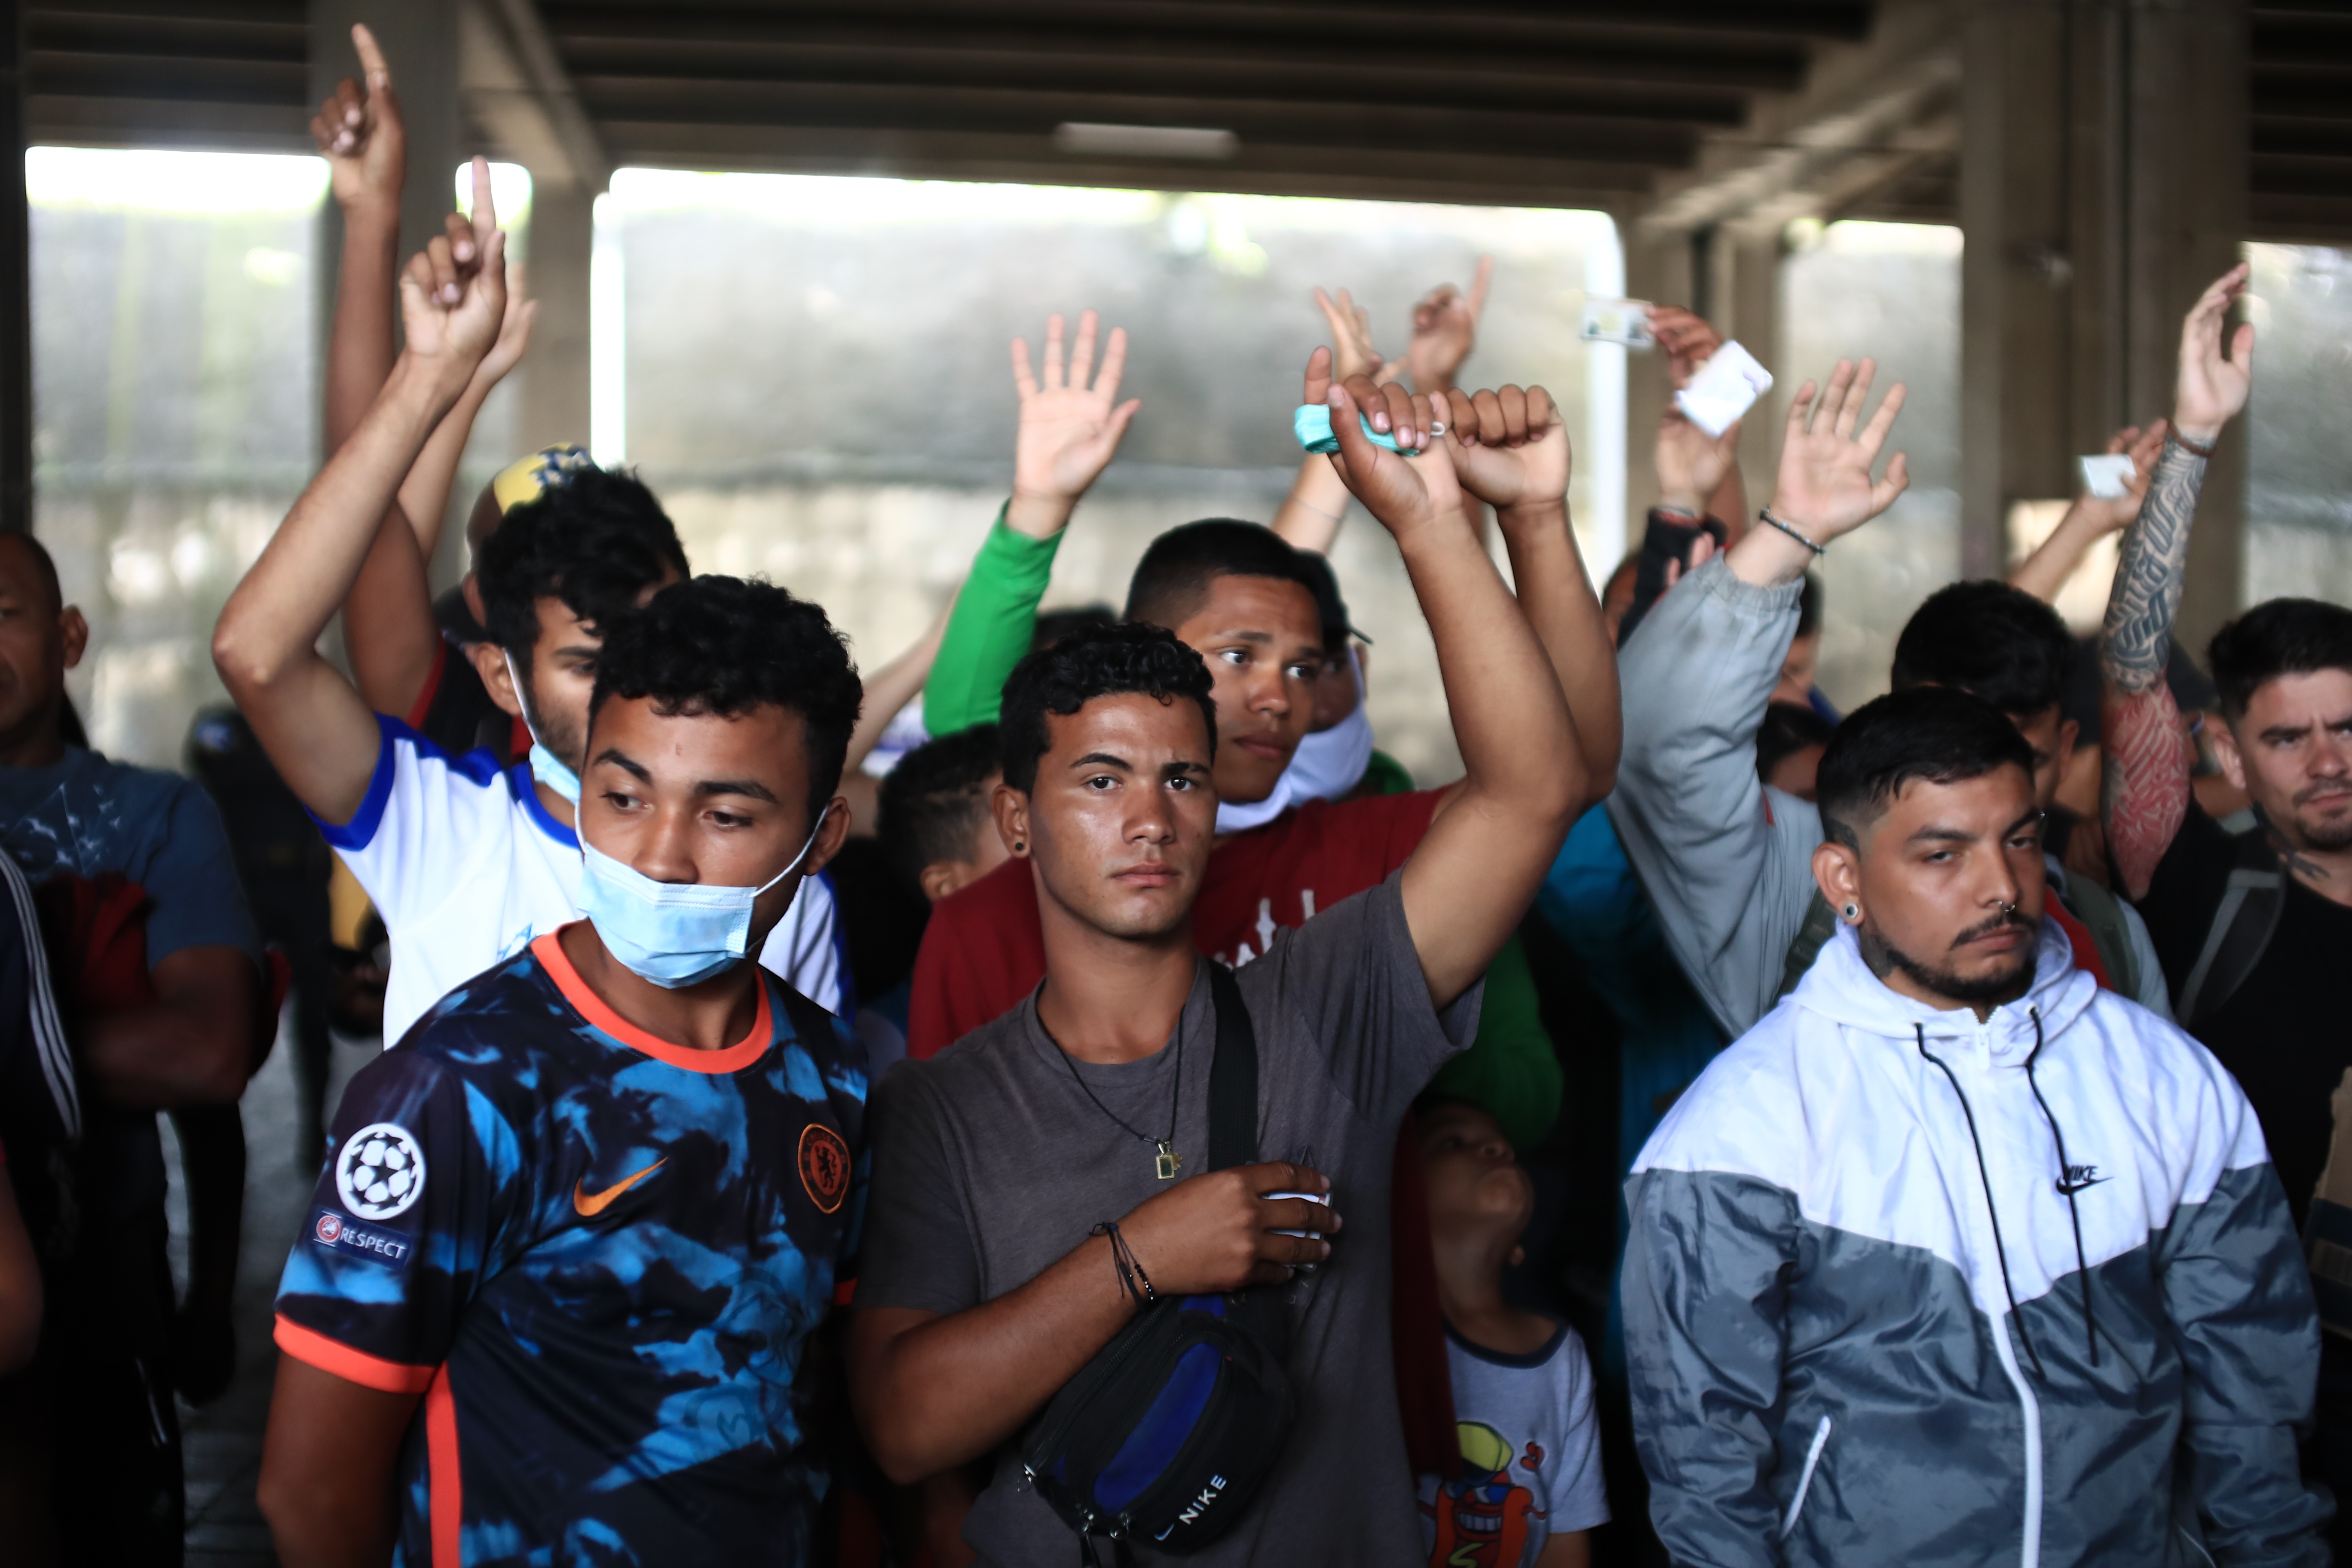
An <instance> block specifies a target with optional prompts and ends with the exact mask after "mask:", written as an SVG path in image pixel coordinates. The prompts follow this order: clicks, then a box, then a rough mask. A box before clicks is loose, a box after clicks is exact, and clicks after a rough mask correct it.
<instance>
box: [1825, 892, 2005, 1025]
mask: <svg viewBox="0 0 2352 1568" xmlns="http://www.w3.org/2000/svg"><path fill="white" fill-rule="evenodd" d="M2011 926H2015V927H2017V928H2019V929H2020V930H2030V929H2031V922H2029V921H2027V920H2026V918H2025V916H2024V914H2023V913H2022V912H2021V911H2020V910H2003V911H2002V912H2000V913H1999V914H1996V915H1994V916H1992V917H1991V918H1990V919H1989V920H1985V921H1979V922H1978V923H1977V924H1975V925H1972V926H1970V927H1969V929H1968V930H1966V931H1962V932H1960V934H1959V935H1958V936H1956V937H1954V938H1953V939H1952V945H1951V949H1950V950H1948V951H1954V952H1957V951H1958V949H1959V948H1961V947H1962V946H1964V945H1966V944H1967V943H1969V942H1974V941H1976V940H1977V939H1978V938H1979V937H1982V936H1990V935H1991V934H1992V933H1993V932H1995V931H2002V930H2006V929H2007V928H2009V927H2011ZM1854 938H1855V940H1856V941H1857V942H1860V943H1861V946H1862V957H1863V962H1864V963H1867V964H1869V965H1870V972H1871V973H1873V974H1875V975H1877V976H1878V977H1879V978H1880V979H1881V980H1884V979H1885V978H1886V977H1887V976H1888V975H1889V974H1892V973H1895V971H1897V970H1900V971H1901V972H1902V973H1905V974H1906V975H1908V976H1910V978H1911V980H1912V982H1913V983H1914V984H1916V985H1918V986H1920V987H1921V988H1923V989H1925V990H1927V991H1930V992H1933V993H1934V994H1937V995H1938V996H1944V997H1948V998H1949V999H1950V1000H1952V1001H1954V1002H1959V1003H1965V1004H1967V1005H1969V1006H1976V1005H1981V1004H1988V1003H1989V1004H1993V1005H1998V1004H2000V1003H2003V1002H2013V1001H2015V1000H2016V999H2017V998H2018V997H2020V996H2022V995H2024V994H2025V991H2026V987H2027V986H2029V985H2030V984H2032V981H2033V944H2032V942H2027V943H2026V944H2025V945H2024V946H2022V947H2021V948H2019V949H2018V950H2017V952H2015V953H2014V954H2013V955H2012V956H2011V960H2010V962H2008V963H2002V964H2000V965H1997V966H1995V967H1994V968H1991V969H1988V970H1984V971H1981V972H1979V973H1974V974H1962V973H1959V972H1958V970H1956V969H1951V968H1948V967H1945V968H1939V967H1937V965H1935V964H1932V963H1926V962H1923V961H1922V960H1919V959H1916V958H1914V957H1912V956H1911V955H1910V954H1909V953H1907V952H1904V951H1903V950H1902V949H1901V948H1899V947H1896V946H1895V944H1894V943H1893V942H1888V941H1887V940H1886V939H1885V937H1884V936H1882V935H1881V934H1879V933H1878V932H1877V931H1874V930H1873V929H1872V928H1871V925H1870V922H1869V921H1864V922H1863V924H1862V925H1861V927H1860V928H1859V929H1857V930H1856V931H1855V932H1854Z"/></svg>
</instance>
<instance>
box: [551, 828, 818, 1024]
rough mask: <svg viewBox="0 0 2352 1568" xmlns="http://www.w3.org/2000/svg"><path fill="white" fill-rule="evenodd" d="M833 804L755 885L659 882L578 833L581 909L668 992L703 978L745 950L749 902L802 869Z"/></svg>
mask: <svg viewBox="0 0 2352 1568" xmlns="http://www.w3.org/2000/svg"><path fill="white" fill-rule="evenodd" d="M832 811H833V807H832V806H831V805H827V806H826V807H825V808H824V810H823V811H821V812H819V813H817V818H816V826H814V827H812V828H811V829H809V836H808V842H807V843H806V844H803V845H802V846H801V852H800V853H799V854H797V855H795V856H793V863H792V864H791V865H789V866H787V867H785V868H783V869H782V870H781V871H779V872H777V873H776V874H775V875H774V876H772V877H771V878H769V879H767V881H766V882H764V883H762V884H761V886H759V887H756V888H714V887H708V886H705V885H704V884H702V883H699V882H656V881H655V880H654V879H652V878H651V877H648V876H646V874H645V873H643V872H642V871H639V870H638V869H637V868H635V867H634V866H627V865H624V864H623V863H621V862H620V861H618V860H615V859H614V858H612V857H611V856H610V855H607V854H605V853H604V851H602V850H600V849H598V848H597V847H595V846H594V845H593V844H591V843H589V842H588V837H587V835H585V834H583V835H581V837H580V857H581V860H582V862H583V865H582V869H583V872H584V875H583V876H582V877H581V879H580V910H581V912H582V913H583V914H585V915H586V916H587V917H588V918H589V920H590V921H593V922H594V924H595V927H596V934H597V935H598V936H599V937H601V938H603V939H604V946H605V948H606V950H607V951H609V952H611V953H612V955H613V956H614V958H617V959H619V960H620V961H621V962H622V963H625V964H626V965H628V967H629V968H630V970H631V971H632V972H634V973H636V974H637V975H639V976H640V977H642V978H644V979H646V980H650V981H652V982H653V983H654V984H656V985H659V986H663V987H665V988H667V989H668V990H672V991H675V990H677V988H678V987H679V986H682V985H692V984H697V983H698V982H699V981H704V980H708V979H709V978H710V977H711V976H712V975H714V974H718V973H722V972H724V971H725V970H727V969H728V968H730V966H732V965H733V964H735V963H738V962H740V960H741V959H742V958H743V956H744V954H745V953H746V952H748V951H749V950H750V943H751V905H752V903H753V901H754V900H757V899H758V898H759V896H760V895H761V894H762V893H764V892H766V891H767V890H768V889H770V888H772V887H774V886H775V885H776V884H777V883H779V882H781V881H782V880H783V879H785V878H787V877H789V876H791V875H792V874H793V872H794V871H796V870H798V869H800V864H801V862H802V861H803V860H805V859H807V858H808V852H809V850H810V849H811V848H813V847H815V844H816V836H817V834H818V833H819V832H820V831H822V830H823V828H824V819H825V817H826V816H830V815H831V814H832Z"/></svg>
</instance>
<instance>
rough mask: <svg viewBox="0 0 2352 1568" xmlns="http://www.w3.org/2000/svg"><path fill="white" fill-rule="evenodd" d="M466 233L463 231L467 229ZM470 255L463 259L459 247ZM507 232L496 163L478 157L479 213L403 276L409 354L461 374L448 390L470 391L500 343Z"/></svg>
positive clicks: (413, 261) (441, 371) (442, 372)
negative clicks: (495, 187)
mask: <svg viewBox="0 0 2352 1568" xmlns="http://www.w3.org/2000/svg"><path fill="white" fill-rule="evenodd" d="M461 231H462V232H461ZM461 247H462V248H463V249H464V250H465V251H466V252H467V257H466V258H464V259H460V258H458V257H457V254H456V252H457V249H459V248H461ZM506 255H507V237H506V233H505V231H504V230H502V229H500V228H499V216H498V208H497V204H496V203H495V202H494V201H493V200H492V198H491V195H490V165H489V163H488V161H487V160H485V159H481V158H476V159H475V160H474V216H473V219H472V221H471V222H470V223H469V222H467V220H466V219H464V218H462V217H457V218H453V219H452V220H451V223H450V226H449V229H448V232H446V233H444V234H440V235H436V237H434V239H433V241H432V243H431V244H429V245H427V246H426V247H425V248H424V249H423V250H422V251H420V252H418V253H417V254H416V255H415V256H414V257H412V258H410V259H409V263H408V266H407V268H405V269H404V270H403V271H402V273H401V275H400V314H401V321H402V324H403V326H404V327H405V329H406V330H407V334H408V347H407V350H406V353H405V354H404V357H405V358H409V359H413V360H415V361H417V362H418V363H421V364H424V365H426V366H429V367H431V369H432V370H433V372H434V373H435V374H436V376H437V377H453V378H454V381H453V382H452V384H450V385H449V387H448V389H447V390H448V394H449V395H450V396H452V397H454V396H456V395H457V394H458V393H460V392H462V391H464V389H465V386H466V383H467V381H469V380H471V379H472V377H473V374H474V373H475V371H476V369H477V368H478V367H479V365H480V364H481V363H482V361H483V359H484V358H485V357H486V356H487V355H488V353H489V352H490V350H491V349H492V348H493V347H494V346H495V345H496V344H497V342H498V341H499V331H500V329H501V327H503V326H504V324H505V321H506V312H507V268H506Z"/></svg>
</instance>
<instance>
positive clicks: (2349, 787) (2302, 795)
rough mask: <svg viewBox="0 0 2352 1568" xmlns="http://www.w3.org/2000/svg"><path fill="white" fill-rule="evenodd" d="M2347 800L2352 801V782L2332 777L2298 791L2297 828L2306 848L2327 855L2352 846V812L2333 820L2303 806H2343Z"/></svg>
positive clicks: (2295, 820) (2295, 825)
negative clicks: (2307, 810) (2321, 817)
mask: <svg viewBox="0 0 2352 1568" xmlns="http://www.w3.org/2000/svg"><path fill="white" fill-rule="evenodd" d="M2347 800H2352V783H2347V782H2345V781H2344V780H2341V779H2328V780H2326V781H2325V782H2323V783H2320V784H2312V785H2310V786H2309V787H2308V788H2305V789H2300V790H2297V791H2295V793H2294V807H2295V811H2294V830H2295V835H2296V837H2299V838H2301V839H2302V840H2303V847H2305V848H2306V849H2316V850H2318V851H2319V852H2320V853H2321V854H2323V855H2332V854H2335V853H2336V852H2337V851H2338V850H2343V849H2352V813H2347V814H2346V815H2344V816H2341V817H2338V818H2337V819H2336V820H2335V821H2333V822H2330V821H2326V820H2324V819H2319V818H2317V817H2316V816H2315V815H2306V814H2305V811H2304V809H2303V808H2304V807H2305V806H2306V805H2321V804H2324V805H2333V806H2337V807H2338V808H2339V809H2340V807H2341V805H2342V803H2344V802H2345V801H2347Z"/></svg>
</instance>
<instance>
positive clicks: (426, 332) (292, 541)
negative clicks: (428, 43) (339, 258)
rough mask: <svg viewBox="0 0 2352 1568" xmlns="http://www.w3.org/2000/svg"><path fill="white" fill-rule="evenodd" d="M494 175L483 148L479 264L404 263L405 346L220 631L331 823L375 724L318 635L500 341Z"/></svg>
mask: <svg viewBox="0 0 2352 1568" xmlns="http://www.w3.org/2000/svg"><path fill="white" fill-rule="evenodd" d="M489 183H490V182H489V168H488V164H486V163H483V162H482V161H481V160H480V159H476V160H475V162H474V188H475V199H474V213H475V219H474V224H473V233H472V237H473V241H474V245H473V249H474V253H475V257H476V259H475V261H474V263H473V264H471V265H470V266H467V265H461V264H459V263H458V262H457V261H456V260H455V258H453V257H452V256H451V254H450V247H449V244H448V239H447V237H446V236H443V237H436V239H435V240H434V241H433V243H432V245H431V246H430V247H427V249H426V251H425V253H424V254H422V255H420V256H418V257H417V258H415V259H414V260H412V261H411V262H410V263H409V265H408V268H407V269H406V270H405V271H404V273H403V274H402V275H401V279H400V293H401V309H402V317H403V320H404V324H405V326H406V328H407V334H408V346H407V348H406V350H405V351H404V353H402V355H401V357H400V359H399V360H398V361H397V362H396V363H394V366H393V370H392V374H391V375H390V377H389V378H387V379H386V381H385V383H384V385H383V391H382V392H381V393H379V394H378V395H377V396H376V399H375V402H374V404H373V406H371V407H370V408H369V410H368V412H367V415H366V416H365V417H364V418H362V420H361V421H360V423H359V426H358V427H357V428H356V429H354V430H353V431H352V437H351V438H350V439H349V440H348V441H346V442H345V443H344V444H343V446H342V447H341V449H339V450H338V451H337V452H336V453H335V455H334V457H333V458H331V459H330V460H329V461H328V463H327V466H326V468H324V469H322V470H320V474H319V477H318V478H317V479H313V480H312V481H311V482H310V488H309V489H306V490H304V491H303V492H302V496H301V499H300V500H297V501H296V502H295V503H294V510H292V511H290V512H289V513H288V514H287V517H286V521H285V522H284V523H283V524H281V525H280V526H279V528H278V532H277V533H276V535H275V536H273V537H272V538H271V540H270V542H269V544H268V548H266V549H265V550H263V552H261V559H260V560H258V561H257V562H255V563H254V565H253V569H252V570H251V571H250V572H248V573H247V574H246V576H245V580H244V581H243V582H241V583H239V584H237V586H236V592H235V593H234V594H232V595H230V596H229V602H228V605H227V606H226V608H225V609H224V610H223V611H222V612H221V618H220V624H219V625H218V626H215V628H214V630H213V662H214V664H215V666H217V667H218V668H219V670H220V673H221V679H222V680H223V681H224V682H225V683H226V685H227V687H228V690H229V694H230V696H231V697H233V698H234V699H236V704H237V706H238V707H239V708H240V709H242V710H244V712H245V714H246V717H247V719H248V720H250V721H252V724H253V728H254V732H255V734H256V735H257V736H258V737H259V739H260V741H261V743H262V747H263V749H264V750H266V751H267V752H268V753H269V760H270V761H271V762H272V763H275V764H276V765H277V767H278V772H279V773H280V774H282V775H283V776H284V777H285V780H286V782H287V784H288V785H289V786H290V787H291V788H292V789H293V791H294V793H295V795H296V796H297V797H299V799H300V800H301V802H302V803H303V804H304V805H307V806H309V807H310V809H311V811H313V812H315V813H316V814H317V815H318V816H320V818H321V819H322V820H324V821H327V822H346V821H349V820H350V819H351V816H352V814H353V813H354V812H356V811H357V810H358V809H359V806H360V803H361V800H362V797H364V795H366V793H367V787H368V782H369V780H370V779H371V778H372V777H373V775H374V771H375V762H376V754H377V752H378V749H379V732H378V731H377V728H376V723H375V718H374V715H373V713H372V712H370V710H369V709H368V705H367V704H366V703H365V702H364V701H362V700H361V698H360V695H359V693H358V692H357V691H355V690H354V689H352V686H351V685H350V683H349V682H347V681H346V680H344V679H343V678H342V676H341V674H339V673H338V672H337V671H336V669H335V668H334V667H333V666H332V665H331V664H329V663H327V661H326V660H325V659H324V658H320V655H319V650H318V639H319V634H320V632H322V631H324V630H325V629H326V625H327V622H328V620H329V619H330V618H331V616H333V615H334V613H335V610H336V607H337V606H338V605H341V604H342V602H343V601H344V599H345V598H347V597H348V596H349V595H350V594H351V590H352V583H353V581H354V580H355V579H356V578H357V577H358V575H359V571H360V566H361V563H362V562H363V561H364V560H365V559H366V557H367V552H368V551H369V549H370V548H371V547H372V545H373V542H374V540H375V535H376V531H377V529H378V526H379V524H380V523H381V522H382V521H383V516H384V512H385V510H386V509H387V508H388V507H389V506H390V505H391V503H392V498H393V494H394V491H395V490H396V489H398V488H399V486H400V482H401V479H403V478H404V476H405V475H406V474H407V472H408V469H409V466H410V465H411V464H412V463H414V462H415V459H416V454H417V453H418V452H419V451H421V450H422V449H423V448H424V446H425V439H426V438H427V437H429V436H430V435H431V434H432V432H433V427H434V426H435V425H436V424H437V423H439V421H440V418H441V416H443V415H444V414H446V413H447V412H448V411H449V408H450V407H451V405H454V404H455V403H456V402H457V398H458V395H460V394H462V393H463V392H464V391H465V389H466V384H467V381H468V380H470V379H471V377H472V376H473V374H474V370H475V367H476V366H477V365H478V364H479V363H481V360H482V356H483V355H484V354H486V353H488V352H489V349H490V346H491V344H492V343H493V342H496V341H497V338H498V331H499V321H500V320H501V319H502V318H503V316H504V313H505V310H506V236H505V235H504V234H502V233H500V232H499V228H498V217H497V213H496V211H495V210H494V206H493V204H492V202H491V200H490V193H489Z"/></svg>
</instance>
